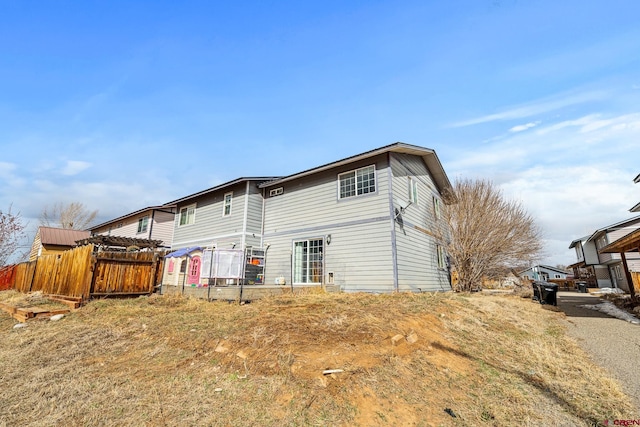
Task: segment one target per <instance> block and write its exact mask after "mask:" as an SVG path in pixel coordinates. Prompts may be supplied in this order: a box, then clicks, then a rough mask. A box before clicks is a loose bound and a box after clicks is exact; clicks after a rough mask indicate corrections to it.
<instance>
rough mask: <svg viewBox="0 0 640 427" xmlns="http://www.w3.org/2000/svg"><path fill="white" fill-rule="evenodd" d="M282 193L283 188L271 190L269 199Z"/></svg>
mask: <svg viewBox="0 0 640 427" xmlns="http://www.w3.org/2000/svg"><path fill="white" fill-rule="evenodd" d="M282 193H284V188H283V187H278V188H274V189H273V190H271V191H269V197H275V196H279V195H281V194H282Z"/></svg>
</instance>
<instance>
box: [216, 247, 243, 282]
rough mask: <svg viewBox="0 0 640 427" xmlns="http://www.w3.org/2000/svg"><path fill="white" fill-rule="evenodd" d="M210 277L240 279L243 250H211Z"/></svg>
mask: <svg viewBox="0 0 640 427" xmlns="http://www.w3.org/2000/svg"><path fill="white" fill-rule="evenodd" d="M212 261H213V265H212V267H213V268H212V269H211V270H212V273H211V277H215V278H220V279H242V278H243V277H242V274H243V267H244V262H245V259H244V250H242V249H219V250H215V251H214V252H213V260H212Z"/></svg>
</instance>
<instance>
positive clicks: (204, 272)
mask: <svg viewBox="0 0 640 427" xmlns="http://www.w3.org/2000/svg"><path fill="white" fill-rule="evenodd" d="M212 258H213V250H212V249H204V250H203V251H202V268H201V269H200V277H201V278H203V279H208V278H209V277H211V276H210V273H211V271H212V270H211V264H212Z"/></svg>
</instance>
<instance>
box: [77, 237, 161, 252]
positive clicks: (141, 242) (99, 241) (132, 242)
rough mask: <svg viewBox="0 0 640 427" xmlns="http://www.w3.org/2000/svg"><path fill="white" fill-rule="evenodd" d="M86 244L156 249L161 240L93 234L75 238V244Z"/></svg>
mask: <svg viewBox="0 0 640 427" xmlns="http://www.w3.org/2000/svg"><path fill="white" fill-rule="evenodd" d="M88 244H94V245H96V246H102V247H107V248H124V249H126V248H128V247H130V246H137V247H138V248H140V249H145V248H148V249H156V248H158V247H159V246H160V245H161V244H162V240H151V239H136V238H133V237H120V236H104V235H100V234H99V235H95V236H91V237H88V238H86V239H82V240H77V241H76V245H78V246H83V245H88Z"/></svg>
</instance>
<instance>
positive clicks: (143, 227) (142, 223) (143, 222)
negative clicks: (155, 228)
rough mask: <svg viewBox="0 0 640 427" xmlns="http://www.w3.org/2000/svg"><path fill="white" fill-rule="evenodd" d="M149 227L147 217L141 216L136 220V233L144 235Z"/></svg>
mask: <svg viewBox="0 0 640 427" xmlns="http://www.w3.org/2000/svg"><path fill="white" fill-rule="evenodd" d="M148 226H149V217H148V216H143V217H142V218H139V219H138V233H146V232H147V228H148Z"/></svg>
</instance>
